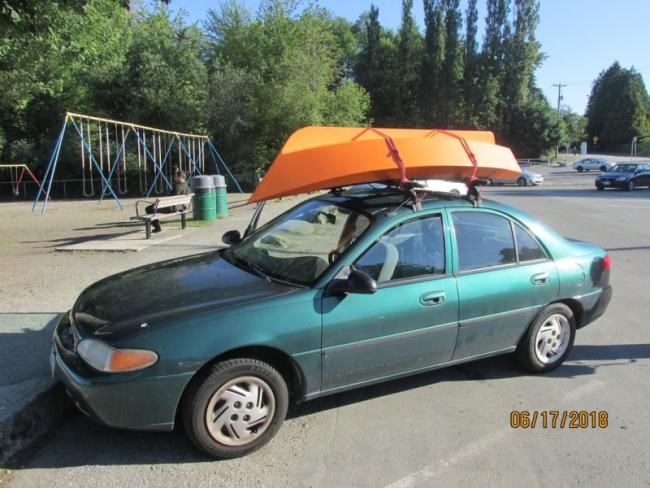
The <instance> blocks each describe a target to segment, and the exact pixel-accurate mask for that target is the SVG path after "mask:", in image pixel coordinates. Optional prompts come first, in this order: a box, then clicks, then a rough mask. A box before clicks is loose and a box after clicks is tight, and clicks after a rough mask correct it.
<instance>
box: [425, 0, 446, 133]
mask: <svg viewBox="0 0 650 488" xmlns="http://www.w3.org/2000/svg"><path fill="white" fill-rule="evenodd" d="M424 25H425V33H424V52H423V58H422V85H421V86H422V95H421V97H422V121H423V123H424V125H425V126H427V127H436V126H439V125H441V120H442V117H441V115H440V114H441V112H442V110H443V108H442V107H441V98H442V96H441V85H442V72H443V63H444V60H445V20H444V12H443V9H442V4H441V3H440V0H424Z"/></svg>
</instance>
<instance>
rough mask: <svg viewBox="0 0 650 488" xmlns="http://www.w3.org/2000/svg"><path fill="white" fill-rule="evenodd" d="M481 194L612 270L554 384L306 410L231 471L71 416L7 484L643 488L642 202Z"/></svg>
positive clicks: (362, 395) (464, 371)
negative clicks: (547, 423)
mask: <svg viewBox="0 0 650 488" xmlns="http://www.w3.org/2000/svg"><path fill="white" fill-rule="evenodd" d="M590 177H592V178H593V175H590ZM566 178H567V179H568V178H572V177H571V176H566ZM576 178H578V177H576ZM485 193H486V194H489V195H490V197H492V198H495V199H498V200H501V201H504V202H506V203H510V204H513V205H516V206H518V207H521V208H523V209H525V210H527V211H529V212H530V213H532V214H534V215H536V216H537V217H539V218H541V219H542V220H543V221H545V222H546V223H548V224H550V225H552V226H554V227H555V228H556V229H558V230H559V231H561V232H562V233H564V234H565V235H567V236H570V237H575V238H579V239H585V240H589V241H593V242H596V243H598V244H600V245H602V246H603V247H605V248H607V249H608V252H609V253H610V255H611V257H612V263H613V265H612V266H613V268H612V281H613V284H614V287H615V295H614V299H613V301H612V304H611V306H610V309H609V311H608V313H607V315H606V316H605V317H603V318H601V319H599V320H598V321H597V322H596V323H594V324H592V325H590V326H589V327H587V328H586V329H583V330H582V331H580V332H579V334H578V336H577V339H576V344H575V348H574V351H573V353H572V355H571V357H570V359H569V361H568V362H567V363H566V364H565V365H564V366H563V367H562V368H560V369H559V370H557V371H555V372H553V373H552V374H549V375H545V376H529V375H526V374H524V373H522V372H521V371H520V370H519V369H517V368H516V367H515V366H514V365H513V364H512V363H511V361H510V359H509V358H507V357H501V358H494V359H489V360H484V361H480V362H476V363H473V364H468V365H465V366H462V367H455V368H450V369H446V370H441V371H437V372H433V373H429V374H423V375H419V376H415V377H412V378H408V379H404V380H399V381H393V382H390V383H387V384H384V385H379V386H373V387H369V388H364V389H361V390H358V391H354V392H349V393H345V394H340V395H337V396H333V397H329V398H325V399H321V400H316V401H314V402H311V403H308V404H305V405H304V406H302V407H300V408H299V409H298V410H296V411H294V412H293V413H292V416H291V418H290V419H289V420H288V421H287V422H286V423H285V425H284V427H283V428H282V430H281V431H280V433H279V434H278V436H277V437H276V438H275V439H274V441H273V442H272V443H271V444H270V445H268V446H267V447H266V448H264V449H263V450H262V451H260V452H258V453H255V454H254V455H252V456H250V457H247V458H244V459H239V460H234V461H225V462H215V461H211V460H209V459H206V458H204V457H202V456H201V455H199V454H197V453H196V451H195V450H194V449H193V448H192V446H191V445H190V444H189V443H188V441H187V440H185V438H184V437H182V436H181V435H179V434H175V433H172V434H151V433H131V432H121V431H114V430H109V429H105V428H102V427H99V426H96V425H94V424H93V423H91V422H89V421H87V420H85V419H84V418H83V417H82V416H80V415H79V414H76V413H71V414H70V415H69V416H68V418H67V420H66V422H65V423H64V424H63V425H62V426H61V428H60V429H59V430H58V431H57V432H55V433H54V435H53V436H52V438H51V439H50V440H49V441H48V442H47V443H45V444H44V445H43V446H42V448H41V449H40V450H39V451H37V452H36V453H34V454H33V455H32V456H31V457H30V460H29V462H28V463H27V465H26V466H25V467H24V468H23V469H21V470H18V471H16V472H14V473H12V474H11V475H10V476H12V480H11V486H14V487H16V488H19V487H30V488H32V487H39V486H43V487H45V486H47V487H52V486H174V487H175V486H228V487H239V486H242V487H244V486H246V487H248V486H313V487H330V486H346V487H357V486H358V487H366V486H367V487H375V486H391V487H402V486H404V487H405V486H528V487H536V486H540V487H541V486H590V487H591V486H648V482H649V480H650V465H649V462H648V460H649V458H648V455H647V453H648V445H649V443H650V414H649V413H648V412H649V411H650V410H649V409H648V400H650V396H649V393H648V392H649V391H650V388H649V380H648V378H649V374H650V329H649V328H648V326H647V320H648V314H647V310H648V308H647V290H648V285H649V284H650V283H649V278H648V277H649V276H650V226H649V225H648V223H649V222H648V218H649V217H648V215H649V214H650V191H648V190H638V191H635V192H631V193H630V192H619V191H611V192H596V191H595V190H593V189H591V187H590V186H588V185H586V184H574V185H571V186H564V185H559V184H556V185H552V186H546V187H541V188H523V189H519V188H505V187H504V188H488V189H486V190H485ZM512 410H531V411H532V410H561V411H562V410H605V411H607V412H608V414H609V426H608V427H607V428H606V429H587V430H580V429H575V430H574V429H571V430H570V429H567V428H565V429H543V428H540V427H537V428H535V429H529V430H515V429H512V428H511V427H510V426H509V419H510V412H511V411H512Z"/></svg>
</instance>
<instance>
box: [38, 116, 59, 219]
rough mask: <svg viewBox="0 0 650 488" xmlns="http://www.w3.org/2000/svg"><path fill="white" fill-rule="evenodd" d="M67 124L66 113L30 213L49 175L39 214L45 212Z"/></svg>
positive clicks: (39, 197)
mask: <svg viewBox="0 0 650 488" xmlns="http://www.w3.org/2000/svg"><path fill="white" fill-rule="evenodd" d="M67 125H68V116H67V115H66V117H65V120H64V121H63V127H61V132H59V137H58V138H57V139H56V143H55V144H54V150H53V151H52V155H51V156H50V161H49V162H48V163H47V169H46V170H45V175H44V176H43V180H42V181H43V184H42V185H40V187H39V189H38V194H37V195H36V199H35V200H34V204H33V205H32V213H33V212H34V209H35V208H36V205H37V204H38V201H39V200H40V199H41V194H42V192H43V188H44V186H45V182H46V181H47V178H48V176H49V177H50V181H49V184H48V187H47V194H46V196H45V200H44V202H43V210H42V211H41V215H43V214H45V208H46V207H47V200H48V198H50V188H51V187H52V179H53V178H54V169H55V167H56V163H57V161H58V159H59V152H60V151H61V144H62V142H63V136H64V135H65V129H66V127H67ZM50 172H51V174H50Z"/></svg>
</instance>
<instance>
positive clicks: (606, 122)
mask: <svg viewBox="0 0 650 488" xmlns="http://www.w3.org/2000/svg"><path fill="white" fill-rule="evenodd" d="M649 113H650V98H649V97H648V92H647V90H646V87H645V84H644V83H643V78H642V77H641V75H640V74H639V73H638V72H637V71H636V70H635V69H634V68H630V69H626V68H623V67H621V65H620V64H619V63H618V61H616V62H614V63H613V64H612V65H611V66H610V67H609V68H607V69H606V70H604V71H602V72H601V73H600V74H599V75H598V78H596V80H595V81H594V84H593V87H592V89H591V95H590V96H589V102H588V104H587V112H586V114H585V115H586V116H587V119H588V120H589V122H588V124H587V133H588V135H589V138H590V139H591V138H592V137H594V136H597V137H598V139H599V142H598V144H599V145H601V146H602V145H605V146H606V145H616V144H627V143H630V141H631V140H632V138H633V137H638V138H639V139H642V138H645V137H649V136H650V120H649V119H648V114H649Z"/></svg>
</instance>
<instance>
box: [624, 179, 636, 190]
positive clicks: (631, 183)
mask: <svg viewBox="0 0 650 488" xmlns="http://www.w3.org/2000/svg"><path fill="white" fill-rule="evenodd" d="M625 189H626V190H627V191H634V180H630V181H628V182H627V186H626V187H625Z"/></svg>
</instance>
